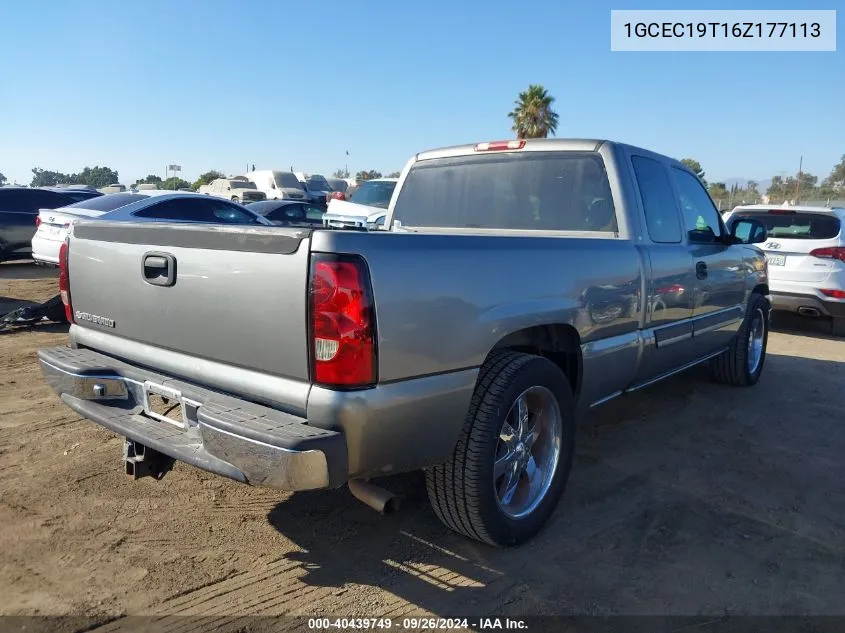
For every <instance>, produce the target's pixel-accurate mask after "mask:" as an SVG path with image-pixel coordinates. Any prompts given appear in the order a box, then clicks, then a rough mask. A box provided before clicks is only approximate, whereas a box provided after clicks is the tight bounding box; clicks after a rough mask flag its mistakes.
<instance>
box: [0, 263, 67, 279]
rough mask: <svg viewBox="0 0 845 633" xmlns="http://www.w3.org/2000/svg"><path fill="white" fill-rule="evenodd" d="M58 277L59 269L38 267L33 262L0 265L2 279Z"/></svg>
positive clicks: (0, 277)
mask: <svg viewBox="0 0 845 633" xmlns="http://www.w3.org/2000/svg"><path fill="white" fill-rule="evenodd" d="M58 276H59V269H58V268H53V267H51V266H36V265H35V264H34V263H33V262H32V261H31V260H28V261H14V262H3V263H0V279H7V280H19V279H50V278H54V277H55V278H58Z"/></svg>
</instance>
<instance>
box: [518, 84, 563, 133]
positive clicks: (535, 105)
mask: <svg viewBox="0 0 845 633" xmlns="http://www.w3.org/2000/svg"><path fill="white" fill-rule="evenodd" d="M554 101H555V98H554V97H553V96H551V95H550V94H549V93H548V92H547V91H546V89H545V88H543V86H541V85H539V84H531V85H530V86H528V90H526V91H525V92H520V93H519V97H518V98H517V100H516V101H514V108H513V110H512V111H511V112H509V113H508V117H510V118H511V120H512V121H513V125H512V127H511V129H512V130H513V131H514V132H516V137H517V138H546V137H548V136H549V134H551V135H552V136H554V134H555V131H556V130H557V124H558V115H557V112H555V111H554V110H552V104H553V103H554Z"/></svg>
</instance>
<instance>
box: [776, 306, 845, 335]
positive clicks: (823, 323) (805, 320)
mask: <svg viewBox="0 0 845 633" xmlns="http://www.w3.org/2000/svg"><path fill="white" fill-rule="evenodd" d="M772 330H774V331H775V332H784V333H786V334H797V335H801V336H813V337H815V338H821V339H829V340H831V341H842V340H845V339H843V338H842V337H839V336H832V335H831V333H830V319H828V318H825V317H804V316H800V315H798V314H793V313H791V312H772Z"/></svg>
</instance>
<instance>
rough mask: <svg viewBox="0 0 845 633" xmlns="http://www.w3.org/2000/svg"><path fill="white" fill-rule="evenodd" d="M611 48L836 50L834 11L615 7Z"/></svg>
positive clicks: (660, 49) (648, 49) (743, 50)
mask: <svg viewBox="0 0 845 633" xmlns="http://www.w3.org/2000/svg"><path fill="white" fill-rule="evenodd" d="M610 50H611V51H736V52H753V51H796V52H797V51H835V50H836V11H833V10H824V11H821V10H809V9H808V10H783V11H781V10H772V11H756V10H724V11H722V10H709V9H708V10H701V11H681V10H677V11H676V10H671V9H669V10H644V11H629V10H618V11H617V10H614V11H611V12H610Z"/></svg>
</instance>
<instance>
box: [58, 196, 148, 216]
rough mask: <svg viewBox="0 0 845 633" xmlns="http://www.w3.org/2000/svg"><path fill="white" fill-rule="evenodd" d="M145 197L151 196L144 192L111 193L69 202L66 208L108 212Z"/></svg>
mask: <svg viewBox="0 0 845 633" xmlns="http://www.w3.org/2000/svg"><path fill="white" fill-rule="evenodd" d="M145 198H149V196H145V195H144V194H142V193H110V194H106V195H105V196H100V197H99V198H91V199H90V200H82V201H81V202H75V203H74V204H69V205H67V207H65V208H66V209H73V208H77V209H88V210H90V211H103V212H104V213H107V212H109V211H114V210H115V209H119V208H120V207H125V206H126V205H127V204H132V203H133V202H138V201H139V200H144V199H145Z"/></svg>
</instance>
